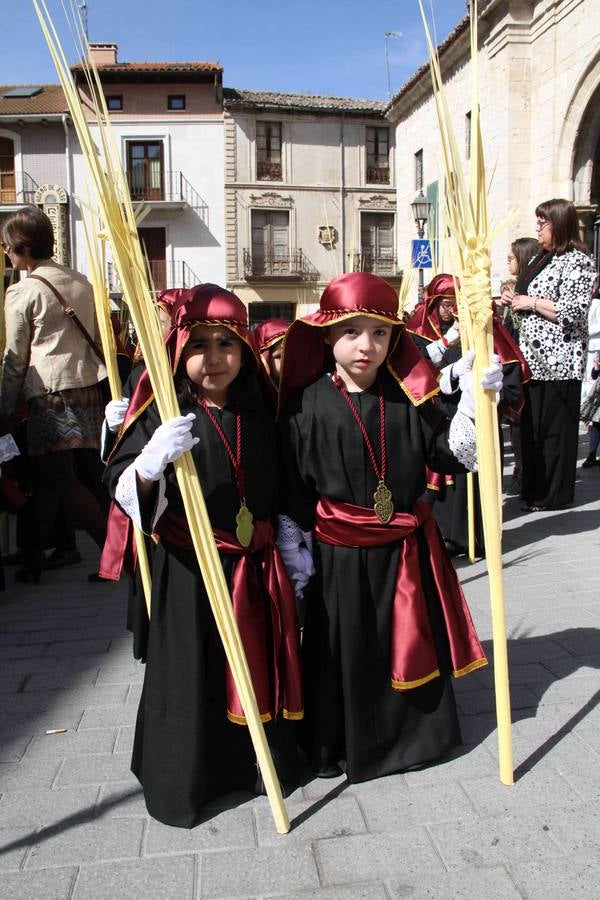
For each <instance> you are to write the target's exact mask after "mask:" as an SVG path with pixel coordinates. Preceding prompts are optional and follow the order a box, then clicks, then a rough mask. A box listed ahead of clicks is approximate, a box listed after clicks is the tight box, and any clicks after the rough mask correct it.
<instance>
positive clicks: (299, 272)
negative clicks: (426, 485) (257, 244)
mask: <svg viewBox="0 0 600 900" xmlns="http://www.w3.org/2000/svg"><path fill="white" fill-rule="evenodd" d="M318 277H319V273H318V271H317V269H315V267H314V266H313V265H312V263H311V262H310V261H309V260H308V259H307V258H306V256H305V255H304V253H303V252H302V250H286V251H276V252H273V253H270V254H264V253H260V252H258V253H257V252H256V251H254V252H253V251H252V250H248V249H246V250H244V278H246V279H249V278H299V279H301V280H302V281H316V280H318Z"/></svg>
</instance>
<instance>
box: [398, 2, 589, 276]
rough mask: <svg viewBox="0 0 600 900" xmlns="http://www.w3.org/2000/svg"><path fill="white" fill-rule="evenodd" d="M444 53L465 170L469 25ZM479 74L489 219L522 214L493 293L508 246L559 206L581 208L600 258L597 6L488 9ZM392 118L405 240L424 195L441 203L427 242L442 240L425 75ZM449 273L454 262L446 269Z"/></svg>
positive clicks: (496, 249)
mask: <svg viewBox="0 0 600 900" xmlns="http://www.w3.org/2000/svg"><path fill="white" fill-rule="evenodd" d="M439 54H440V60H441V65H442V71H443V75H444V82H445V86H446V96H447V99H448V104H449V107H450V110H451V112H452V116H453V121H454V128H455V133H456V136H457V139H458V142H459V146H462V147H463V154H464V155H463V159H464V171H465V172H467V170H468V160H467V157H468V149H467V148H468V135H469V127H470V111H471V110H470V106H471V93H470V78H471V74H470V64H469V59H470V45H469V23H468V18H465V19H463V20H462V21H461V22H460V23H459V24H458V25H457V27H456V28H455V29H454V31H453V32H452V33H451V34H450V35H449V36H448V38H447V39H446V40H445V41H444V43H443V44H442V45H441V46H440V48H439ZM478 66H479V97H480V112H481V128H482V133H483V140H484V147H485V158H486V169H487V178H488V183H489V189H488V196H489V210H490V219H491V220H492V222H496V223H498V222H500V221H502V219H503V218H504V217H505V216H506V215H507V214H509V213H510V212H511V210H515V211H516V216H515V218H514V219H513V221H512V222H511V223H510V225H509V227H508V228H507V230H506V231H505V233H504V234H502V235H501V236H499V237H498V239H497V240H496V241H495V243H494V246H493V248H492V270H493V273H494V275H495V282H496V284H498V283H499V281H500V279H501V278H502V277H504V275H505V271H506V251H507V245H508V244H509V242H510V241H511V240H514V238H516V237H522V236H534V235H535V228H534V226H535V214H534V210H535V207H536V205H537V204H538V203H539V202H541V201H543V200H548V199H550V198H552V197H565V198H567V199H569V200H573V201H574V202H575V204H576V206H577V209H578V211H579V216H580V222H581V229H582V235H583V236H584V237H585V239H586V241H587V242H588V244H589V246H590V248H591V247H592V246H593V245H594V240H596V248H597V250H596V252H597V253H598V245H597V242H598V237H597V234H598V232H597V229H598V225H599V220H598V209H599V205H600V4H599V3H598V2H597V0H488V2H487V3H485V2H482V3H480V20H479V54H478ZM387 116H388V119H389V120H390V121H391V122H392V123H394V125H395V128H396V147H397V150H396V171H397V173H398V177H397V192H398V223H399V237H398V239H399V242H400V243H403V242H405V241H408V240H409V239H410V238H411V237H413V236H414V225H413V223H412V220H411V217H410V214H409V212H410V211H409V204H410V202H411V201H412V200H413V198H414V196H415V193H416V191H417V190H418V189H419V188H421V187H422V189H423V192H424V193H425V194H426V196H428V198H429V199H430V201H431V202H432V204H433V211H432V212H433V215H432V222H431V223H430V228H429V233H430V236H431V237H434V238H435V237H439V236H440V235H439V233H437V232H438V231H439V228H440V219H441V214H440V202H439V201H440V197H441V196H442V193H443V190H444V189H445V187H444V176H443V174H442V166H441V160H440V149H439V147H440V145H439V138H438V127H437V120H436V117H435V110H434V101H433V96H432V92H431V81H430V75H429V67H428V66H423V67H421V68H420V69H419V70H418V71H417V72H416V73H415V75H414V76H413V77H412V78H411V79H410V80H409V81H408V82H407V83H406V84H405V85H404V87H403V88H402V89H401V90H400V91H399V92H398V93H397V94H396V95H395V96H394V97H393V98H392V100H391V102H390V104H389V106H388V108H387ZM594 223H596V224H594ZM442 224H443V223H442ZM595 229H596V231H595ZM442 231H443V228H442ZM595 235H596V237H595ZM442 252H443V247H442ZM444 264H446V265H447V260H444V259H442V265H444Z"/></svg>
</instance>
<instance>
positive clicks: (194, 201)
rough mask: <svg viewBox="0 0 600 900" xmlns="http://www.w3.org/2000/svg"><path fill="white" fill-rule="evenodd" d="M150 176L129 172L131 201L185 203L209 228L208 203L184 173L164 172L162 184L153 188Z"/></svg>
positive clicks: (128, 181)
mask: <svg viewBox="0 0 600 900" xmlns="http://www.w3.org/2000/svg"><path fill="white" fill-rule="evenodd" d="M153 180H154V179H151V178H150V177H149V176H147V175H146V176H145V175H144V173H140V172H131V171H129V172H127V184H128V185H129V193H130V195H131V199H132V200H134V201H136V202H139V201H144V200H145V201H152V202H156V201H159V202H160V201H162V202H164V203H185V204H186V205H187V206H189V207H190V208H191V209H193V210H195V212H197V213H198V215H199V216H200V218H201V219H202V221H203V222H204V224H205V225H206V226H207V227H208V203H207V202H206V200H204V199H203V198H202V197H201V196H200V194H199V193H198V191H197V190H196V189H195V188H194V187H193V186H192V185H191V184H190V182H189V181H188V180H187V178H186V177H185V175H184V174H183V173H182V172H162V173H161V184H160V186H158V187H156V186H155V185H154V186H153V184H152V181H153Z"/></svg>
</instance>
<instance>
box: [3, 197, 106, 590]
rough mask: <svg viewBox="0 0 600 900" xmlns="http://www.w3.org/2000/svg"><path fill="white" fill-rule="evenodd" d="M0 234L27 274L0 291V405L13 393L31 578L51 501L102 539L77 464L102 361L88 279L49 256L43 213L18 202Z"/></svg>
mask: <svg viewBox="0 0 600 900" xmlns="http://www.w3.org/2000/svg"><path fill="white" fill-rule="evenodd" d="M2 237H3V249H4V250H5V252H6V253H7V254H8V256H9V257H10V260H11V263H12V266H13V268H14V269H21V270H26V271H27V273H28V277H27V278H25V280H23V281H20V282H18V283H17V284H14V285H12V287H10V288H8V290H7V292H6V303H5V315H6V350H5V354H4V372H3V380H2V390H1V393H0V411H1V413H2V414H3V415H4V417H5V418H6V420H7V421H8V422H11V421H13V420H14V416H15V411H16V408H17V403H18V401H19V397H20V396H21V394H23V396H24V399H25V400H26V402H27V452H28V455H29V458H30V462H31V466H32V474H33V502H34V508H35V513H36V519H37V525H38V529H39V531H38V533H37V534H31V535H30V543H29V546H28V547H27V548H24V549H25V552H26V556H27V559H26V561H25V564H24V566H23V567H22V568H21V569H20V570H19V572H18V573H17V577H18V580H21V581H29V580H33V581H35V582H37V581H39V577H40V574H41V570H42V568H43V566H44V563H45V561H46V560H45V558H44V552H43V551H44V548H45V547H46V546H47V544H48V539H49V536H50V533H51V531H52V528H53V525H54V522H55V519H56V515H57V512H58V511H59V508H60V506H61V504H64V506H65V508H66V509H68V511H69V513H70V514H72V516H73V518H74V520H76V521H77V523H78V524H79V525H80V526H81V527H83V528H84V529H85V530H86V531H87V532H88V534H89V535H90V536H91V537H92V538H93V540H94V541H95V543H96V544H97V545H98V546H99V547H102V545H103V543H104V535H105V529H106V521H105V514H104V512H103V509H102V507H101V505H100V503H99V502H98V499H97V497H96V496H95V495H94V493H92V491H91V490H90V489H89V488H88V487H86V486H85V485H84V484H83V483H82V482H81V481H80V480H79V477H78V474H77V469H78V468H80V467H81V468H82V469H88V468H89V466H88V465H87V463H88V462H91V461H90V460H88V459H87V457H88V455H89V451H90V450H92V451H94V456H95V455H96V453H97V451H98V450H99V447H100V432H101V428H102V420H103V416H104V401H103V395H102V389H101V387H100V382H101V381H102V380H103V379H104V378H106V368H105V366H104V363H103V361H102V360H101V358H100V356H101V352H100V351H99V349H98V345H97V344H96V342H95V337H96V331H97V325H96V318H95V310H94V297H93V292H92V287H91V285H90V283H89V282H88V281H87V279H86V278H84V276H83V275H80V274H79V273H78V272H75V271H74V270H73V269H69V268H67V267H66V266H61V265H59V264H58V263H56V262H54V260H53V259H52V253H53V247H54V232H53V228H52V223H51V222H50V219H49V218H48V217H47V216H46V215H45V214H44V213H43V212H42V211H41V210H40V209H38V208H37V207H36V206H28V207H25V208H23V209H21V210H19V211H18V212H17V213H15V214H14V215H13V216H11V217H10V218H9V219H7V220H6V222H5V223H4V227H3V233H2Z"/></svg>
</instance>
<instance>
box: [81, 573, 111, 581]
mask: <svg viewBox="0 0 600 900" xmlns="http://www.w3.org/2000/svg"><path fill="white" fill-rule="evenodd" d="M87 580H88V581H92V582H96V583H98V584H105V583H106V582H108V581H112V578H103V577H102V575H100V574H99V573H98V572H90V574H89V575H88V577H87Z"/></svg>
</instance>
